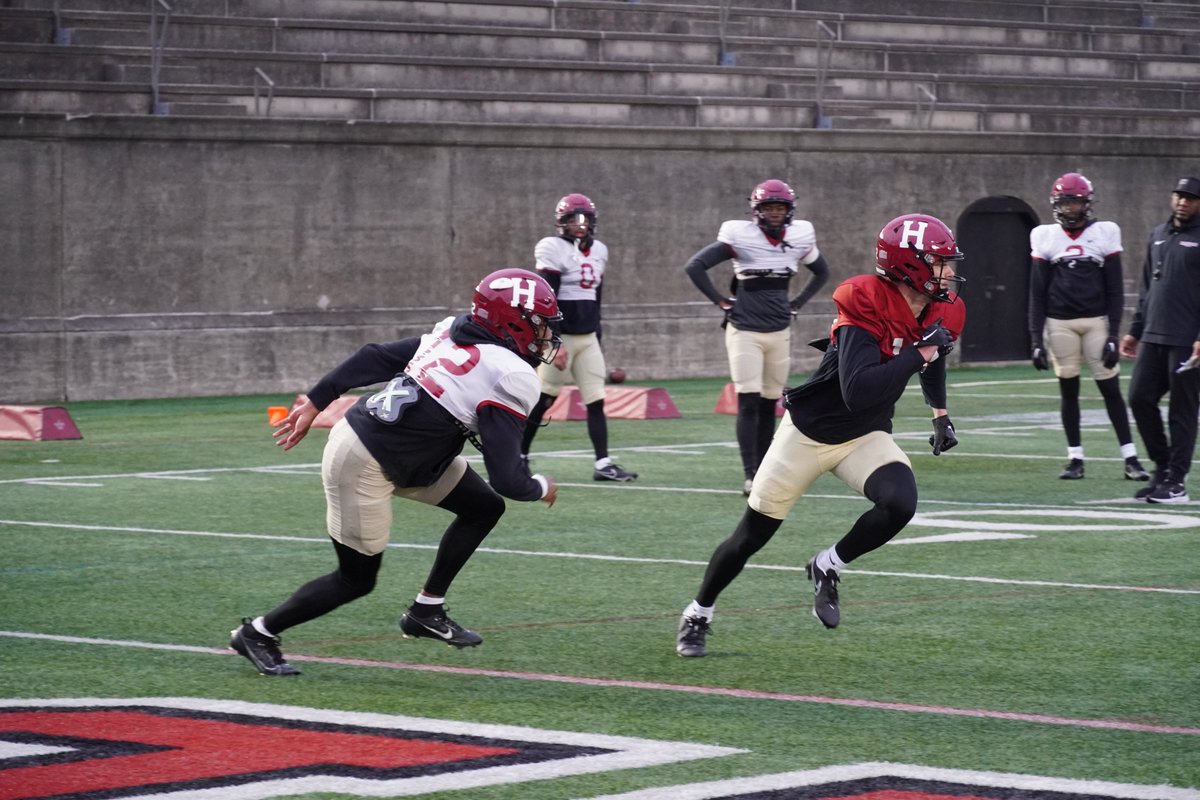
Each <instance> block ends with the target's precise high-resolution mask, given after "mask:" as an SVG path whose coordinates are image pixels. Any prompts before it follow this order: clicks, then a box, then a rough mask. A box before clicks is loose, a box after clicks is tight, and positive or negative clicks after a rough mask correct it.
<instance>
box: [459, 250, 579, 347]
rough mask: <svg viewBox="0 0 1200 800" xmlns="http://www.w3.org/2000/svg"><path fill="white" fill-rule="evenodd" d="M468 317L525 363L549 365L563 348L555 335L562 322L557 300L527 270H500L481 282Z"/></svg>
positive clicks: (542, 281) (542, 282)
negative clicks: (539, 362) (535, 361)
mask: <svg viewBox="0 0 1200 800" xmlns="http://www.w3.org/2000/svg"><path fill="white" fill-rule="evenodd" d="M471 316H472V318H473V319H474V320H475V321H476V322H478V323H479V324H480V325H482V326H483V327H484V328H486V329H487V330H489V331H491V332H492V333H494V334H495V335H496V336H498V337H499V338H500V341H502V342H504V344H505V345H507V346H508V348H509V349H510V350H512V351H513V352H514V353H516V354H517V355H519V356H522V357H524V358H527V359H537V360H538V361H541V362H543V363H545V364H549V363H551V362H552V361H554V356H555V354H556V353H558V348H559V347H560V346H561V345H562V339H560V338H558V334H557V333H555V330H556V328H557V325H558V323H559V322H560V321H561V320H562V314H560V313H559V311H558V298H557V297H555V296H554V290H553V289H551V288H550V284H548V283H546V279H545V278H543V277H542V276H541V275H538V274H537V273H535V272H530V271H529V270H527V269H501V270H497V271H496V272H493V273H492V274H490V275H488V276H486V277H485V278H484V279H483V280H481V281H480V282H479V285H478V286H476V287H475V296H474V299H473V300H472V302H471Z"/></svg>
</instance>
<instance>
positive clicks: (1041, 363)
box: [1029, 343, 1050, 370]
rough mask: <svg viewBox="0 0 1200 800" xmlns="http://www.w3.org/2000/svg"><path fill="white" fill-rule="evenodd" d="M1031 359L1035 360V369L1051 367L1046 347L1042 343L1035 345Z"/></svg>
mask: <svg viewBox="0 0 1200 800" xmlns="http://www.w3.org/2000/svg"><path fill="white" fill-rule="evenodd" d="M1029 360H1030V361H1032V362H1033V368H1034V369H1039V370H1040V369H1050V360H1049V359H1048V358H1047V357H1046V348H1044V347H1042V345H1041V344H1040V343H1035V344H1034V345H1033V352H1032V353H1030V355H1029Z"/></svg>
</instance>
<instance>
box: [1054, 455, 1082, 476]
mask: <svg viewBox="0 0 1200 800" xmlns="http://www.w3.org/2000/svg"><path fill="white" fill-rule="evenodd" d="M1058 477H1060V478H1062V479H1063V480H1064V481H1077V480H1079V479H1080V478H1082V477H1083V459H1082V458H1072V459H1071V460H1070V461H1068V462H1067V466H1066V467H1065V468H1064V469H1063V471H1062V472H1061V473H1059V475H1058Z"/></svg>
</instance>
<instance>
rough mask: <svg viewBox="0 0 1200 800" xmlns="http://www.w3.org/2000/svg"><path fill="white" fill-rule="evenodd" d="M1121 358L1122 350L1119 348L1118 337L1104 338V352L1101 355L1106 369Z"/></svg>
mask: <svg viewBox="0 0 1200 800" xmlns="http://www.w3.org/2000/svg"><path fill="white" fill-rule="evenodd" d="M1120 360H1121V351H1120V350H1119V349H1118V348H1117V337H1115V336H1110V337H1108V338H1107V339H1105V340H1104V353H1103V355H1101V357H1100V361H1101V363H1103V364H1104V368H1105V369H1112V368H1113V367H1115V366H1116V365H1117V362H1118V361H1120Z"/></svg>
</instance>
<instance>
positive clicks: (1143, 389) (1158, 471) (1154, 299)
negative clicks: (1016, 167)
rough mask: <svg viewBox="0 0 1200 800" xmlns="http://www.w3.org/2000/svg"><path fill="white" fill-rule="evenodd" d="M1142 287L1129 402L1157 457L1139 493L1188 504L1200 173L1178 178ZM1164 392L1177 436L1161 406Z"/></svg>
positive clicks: (1198, 357) (1131, 337)
mask: <svg viewBox="0 0 1200 800" xmlns="http://www.w3.org/2000/svg"><path fill="white" fill-rule="evenodd" d="M1138 288H1139V291H1138V301H1137V310H1136V311H1135V312H1134V315H1133V322H1132V324H1131V325H1130V326H1129V333H1128V334H1126V335H1125V337H1124V338H1122V339H1121V355H1123V356H1126V357H1128V358H1136V359H1137V360H1136V361H1135V362H1134V364H1133V375H1132V376H1131V377H1130V378H1129V408H1130V410H1131V411H1132V412H1133V419H1134V421H1135V422H1136V423H1137V427H1138V433H1140V434H1141V436H1142V443H1143V444H1144V445H1146V455H1148V456H1149V457H1150V458H1151V459H1152V460H1153V461H1154V477H1153V478H1151V480H1150V485H1149V486H1146V487H1145V488H1144V489H1142V490H1140V491H1139V492H1138V493H1137V494H1135V495H1134V498H1135V499H1137V500H1142V501H1145V502H1148V503H1186V502H1187V501H1188V493H1187V487H1186V486H1185V483H1184V482H1185V480H1186V479H1187V474H1188V471H1189V470H1190V469H1191V466H1192V455H1193V454H1194V453H1195V451H1196V414H1197V410H1198V409H1200V369H1197V364H1200V178H1195V177H1190V178H1180V179H1179V180H1178V182H1177V183H1176V184H1175V190H1174V191H1173V192H1171V218H1170V219H1169V220H1167V221H1166V222H1164V223H1163V224H1161V225H1159V226H1158V227H1157V228H1155V229H1154V230H1153V231H1152V232H1151V233H1150V242H1149V244H1148V245H1147V246H1146V261H1145V264H1144V265H1143V267H1142V276H1141V280H1140V281H1139V284H1138ZM1163 395H1167V396H1168V400H1167V427H1168V428H1169V431H1170V439H1169V440H1168V438H1167V430H1164V428H1163V421H1162V412H1161V411H1160V410H1159V408H1158V404H1159V402H1160V401H1161V400H1162V398H1163Z"/></svg>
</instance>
